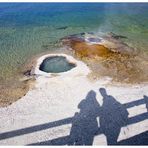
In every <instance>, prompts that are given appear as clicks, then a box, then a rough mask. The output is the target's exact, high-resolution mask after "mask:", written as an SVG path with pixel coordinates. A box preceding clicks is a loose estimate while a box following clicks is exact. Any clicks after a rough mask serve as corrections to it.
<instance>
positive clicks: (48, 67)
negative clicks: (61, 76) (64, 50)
mask: <svg viewBox="0 0 148 148" xmlns="http://www.w3.org/2000/svg"><path fill="white" fill-rule="evenodd" d="M75 66H76V65H75V64H74V63H69V61H68V60H67V59H66V58H65V57H63V56H53V57H48V58H46V59H45V60H44V61H43V62H42V64H41V65H40V68H39V69H40V70H41V71H44V72H47V73H60V72H66V71H68V70H71V69H72V68H74V67H75Z"/></svg>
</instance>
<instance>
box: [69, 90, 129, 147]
mask: <svg viewBox="0 0 148 148" xmlns="http://www.w3.org/2000/svg"><path fill="white" fill-rule="evenodd" d="M99 91H100V94H101V95H102V97H103V104H102V106H100V104H99V103H98V101H97V100H96V93H95V92H94V91H93V90H91V91H90V92H89V93H88V94H87V96H86V98H85V99H84V100H82V101H81V102H80V103H79V105H78V108H79V109H80V111H79V112H77V113H75V115H74V118H73V121H72V128H71V131H70V140H69V143H68V145H92V144H93V140H94V136H95V135H97V134H98V133H103V134H104V135H105V136H106V138H107V144H108V145H115V144H116V143H117V139H118V136H119V133H120V129H121V127H122V126H124V125H126V122H127V120H128V111H127V110H126V107H125V106H123V105H122V104H121V103H119V102H118V101H116V99H115V98H114V97H113V96H110V95H108V94H107V92H106V90H105V88H100V89H99ZM97 117H99V121H100V127H98V122H97Z"/></svg>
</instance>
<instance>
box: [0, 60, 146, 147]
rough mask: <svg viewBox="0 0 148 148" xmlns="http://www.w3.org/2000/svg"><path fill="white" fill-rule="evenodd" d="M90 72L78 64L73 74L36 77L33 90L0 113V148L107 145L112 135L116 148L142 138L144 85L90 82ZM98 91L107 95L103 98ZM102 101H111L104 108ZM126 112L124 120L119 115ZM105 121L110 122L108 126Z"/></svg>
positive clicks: (143, 129) (2, 109) (144, 112)
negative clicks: (13, 147)
mask: <svg viewBox="0 0 148 148" xmlns="http://www.w3.org/2000/svg"><path fill="white" fill-rule="evenodd" d="M89 72H90V70H89V69H88V67H87V66H86V65H85V64H84V63H82V62H79V64H78V66H77V68H76V69H75V70H74V71H73V72H71V71H69V72H67V73H66V74H61V75H58V76H53V77H47V76H38V77H36V85H35V88H33V89H32V90H30V91H29V92H28V93H27V94H26V95H25V96H24V97H22V98H21V99H20V100H18V101H17V102H15V103H13V104H12V105H10V106H8V107H4V108H0V145H29V144H53V145H68V144H69V143H70V144H78V143H79V144H83V145H85V144H93V145H107V143H108V144H109V142H108V139H109V138H110V136H112V135H110V133H113V134H115V135H117V136H114V135H113V137H114V139H112V140H113V141H118V142H120V141H123V140H126V139H129V138H131V137H133V136H136V135H139V134H141V133H143V132H146V131H147V130H148V119H147V117H148V115H147V108H146V107H147V106H146V99H144V95H145V96H148V84H137V85H120V84H117V85H115V84H114V85H113V84H111V82H110V81H111V79H110V78H107V77H105V78H102V79H100V80H97V81H95V82H91V81H90V80H89V79H88V78H87V74H88V73H89ZM100 88H105V90H106V92H107V94H108V95H105V94H104V95H101V93H100V91H99V89H100ZM91 90H92V91H91ZM90 91H91V92H90ZM95 95H96V96H95ZM109 95H110V96H109ZM113 97H114V99H113ZM103 98H104V99H106V100H107V99H110V100H107V101H108V103H107V104H105V103H104V99H103ZM145 98H146V97H145ZM95 99H96V100H95ZM94 100H95V101H96V102H95V103H94ZM117 101H118V102H117ZM103 103H104V104H103ZM96 104H97V107H96V106H95V105H96ZM101 107H102V108H103V110H101V111H100V110H99V109H101ZM124 110H126V111H127V113H128V115H126V113H123V114H121V113H122V112H124ZM76 112H78V113H76ZM96 112H98V114H97V115H96V116H95V117H94V114H96ZM93 113H94V114H93ZM74 115H75V117H74ZM108 115H109V116H112V118H110V120H108V119H107V118H108ZM122 118H127V119H122ZM116 119H117V120H116ZM112 120H114V121H115V122H114V121H113V122H112ZM122 120H123V121H124V120H125V122H124V124H122V122H120V121H122ZM95 121H97V125H96V122H95ZM103 121H105V122H103ZM102 123H103V124H105V126H104V125H103V126H102ZM90 129H92V130H90ZM98 129H99V130H98ZM107 130H108V131H107ZM106 131H107V132H106ZM145 138H147V137H145ZM69 139H70V140H69ZM80 139H81V140H80ZM87 139H89V140H90V141H89V140H87ZM79 140H80V141H79ZM87 141H89V142H90V143H87ZM110 144H111V143H110Z"/></svg>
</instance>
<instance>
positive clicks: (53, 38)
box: [0, 3, 148, 84]
mask: <svg viewBox="0 0 148 148" xmlns="http://www.w3.org/2000/svg"><path fill="white" fill-rule="evenodd" d="M147 16H148V3H91V4H90V3H0V83H1V84H2V83H5V82H7V80H8V81H9V80H14V79H16V78H17V74H18V72H19V69H20V68H21V67H22V65H23V64H24V63H25V62H26V61H27V60H28V59H30V58H31V57H32V56H34V55H37V54H39V53H42V52H45V51H50V50H55V49H56V47H57V44H58V42H57V41H58V40H59V39H60V38H61V37H64V36H66V35H70V34H75V33H80V32H88V31H89V32H103V33H107V32H111V31H112V32H114V33H117V34H120V35H124V36H127V37H128V40H127V41H126V42H128V43H129V44H130V45H131V46H132V47H135V48H136V49H137V50H138V51H139V52H143V53H144V55H145V56H147V53H148V42H147V39H148V28H147V26H148V17H147ZM46 45H48V46H49V47H50V48H48V49H47V48H46Z"/></svg>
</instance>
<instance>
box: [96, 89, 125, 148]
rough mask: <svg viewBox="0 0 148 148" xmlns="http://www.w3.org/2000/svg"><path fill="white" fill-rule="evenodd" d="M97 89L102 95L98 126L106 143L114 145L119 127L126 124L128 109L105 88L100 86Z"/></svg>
mask: <svg viewBox="0 0 148 148" xmlns="http://www.w3.org/2000/svg"><path fill="white" fill-rule="evenodd" d="M99 91H100V94H101V95H102V96H103V105H102V106H101V112H100V128H101V130H102V133H103V134H104V135H105V136H106V138H107V144H108V145H116V144H117V139H118V136H119V133H120V130H121V127H123V126H124V125H126V124H127V121H128V111H127V110H126V107H125V106H123V105H122V104H121V103H119V102H118V101H117V100H116V99H115V98H114V97H113V96H110V95H108V94H107V92H106V90H105V88H100V89H99Z"/></svg>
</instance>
